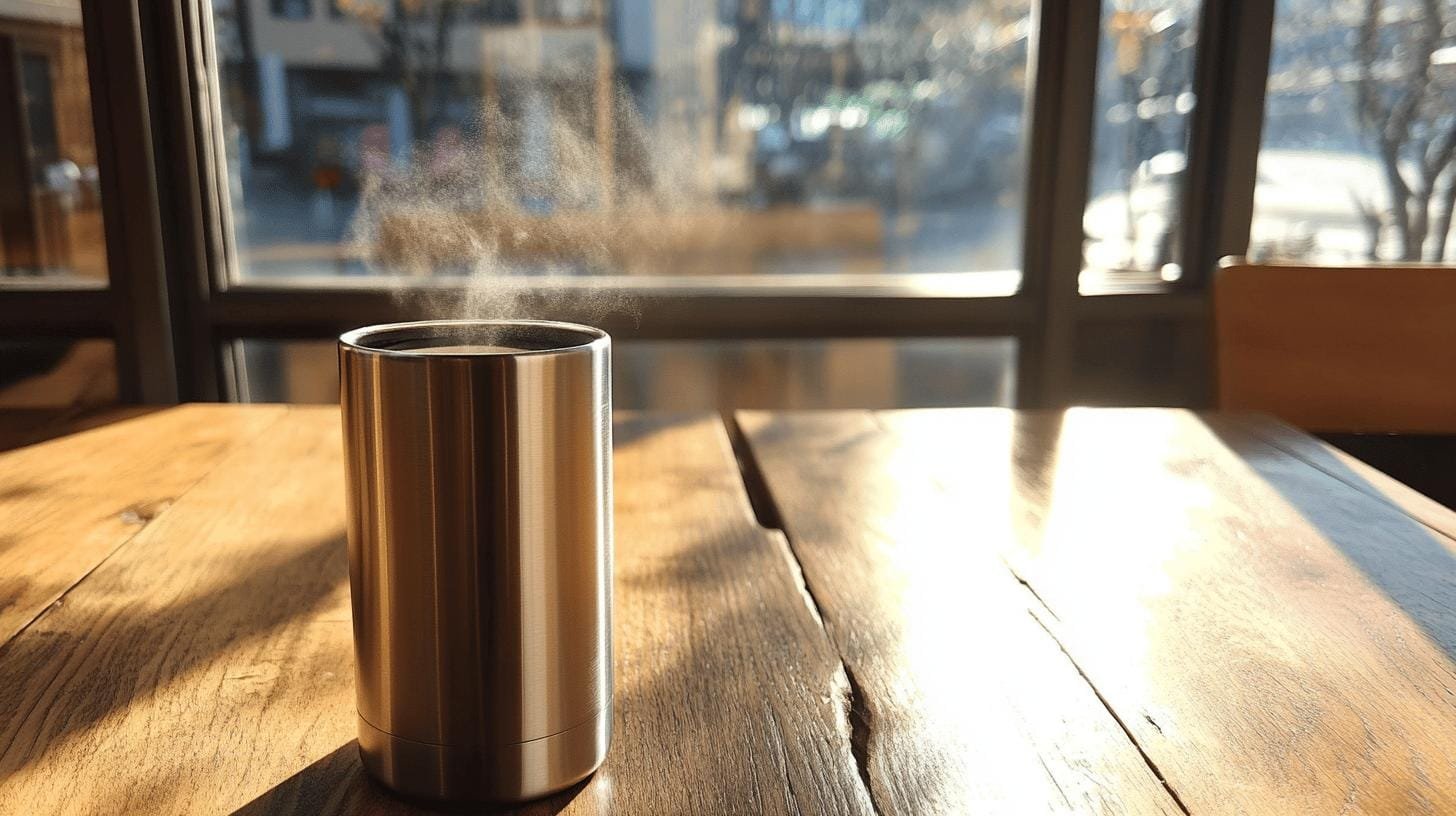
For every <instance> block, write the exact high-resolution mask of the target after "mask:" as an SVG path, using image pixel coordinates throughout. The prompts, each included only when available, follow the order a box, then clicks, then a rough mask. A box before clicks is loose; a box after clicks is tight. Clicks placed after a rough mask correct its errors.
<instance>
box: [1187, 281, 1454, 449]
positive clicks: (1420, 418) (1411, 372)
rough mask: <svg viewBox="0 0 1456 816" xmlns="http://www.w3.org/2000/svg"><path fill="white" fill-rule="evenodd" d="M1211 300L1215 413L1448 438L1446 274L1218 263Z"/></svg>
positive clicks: (1449, 301)
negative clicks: (1241, 413) (1253, 414)
mask: <svg viewBox="0 0 1456 816" xmlns="http://www.w3.org/2000/svg"><path fill="white" fill-rule="evenodd" d="M1213 294H1214V298H1213V300H1214V326H1215V334H1216V348H1217V377H1218V401H1219V407H1220V408H1223V409H1226V410H1259V411H1267V412H1269V413H1272V414H1274V415H1276V416H1278V417H1280V418H1281V419H1283V420H1285V421H1286V422H1290V423H1292V424H1294V425H1297V426H1299V427H1301V428H1304V429H1306V430H1310V431H1316V432H1359V433H1365V432H1383V433H1424V434H1456V268H1451V267H1438V266H1423V265H1414V264H1411V265H1398V266H1378V267H1377V266H1352V267H1312V266H1296V265H1286V264H1254V263H1247V262H1245V261H1243V260H1239V259H1227V260H1225V262H1224V263H1223V265H1222V268H1221V269H1220V270H1219V271H1218V274H1217V277H1216V279H1215V281H1214V293H1213Z"/></svg>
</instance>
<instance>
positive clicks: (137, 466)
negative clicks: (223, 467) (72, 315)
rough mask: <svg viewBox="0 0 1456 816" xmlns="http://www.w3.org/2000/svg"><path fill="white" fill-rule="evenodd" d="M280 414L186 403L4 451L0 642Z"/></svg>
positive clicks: (0, 460)
mask: <svg viewBox="0 0 1456 816" xmlns="http://www.w3.org/2000/svg"><path fill="white" fill-rule="evenodd" d="M123 410H124V409H123ZM0 415H3V414H0ZM282 415H283V409H281V408H277V407H266V408H257V409H248V410H243V411H238V410H236V409H233V408H227V407H222V406H204V405H196V406H187V407H183V408H177V409H172V410H168V411H164V412H156V413H148V414H145V415H140V416H136V417H134V418H130V419H124V420H123V421H120V422H114V423H111V424H108V425H105V426H103V427H99V428H95V429H93V430H88V431H85V432H82V433H75V434H72V435H70V436H67V437H64V438H61V439H55V440H52V441H49V442H45V443H41V444H35V445H30V446H28V447H22V448H19V449H16V450H12V451H8V452H6V453H4V454H0V643H4V642H5V641H6V640H8V639H9V638H10V637H12V636H13V635H14V634H15V633H16V632H17V631H19V630H20V629H21V628H23V627H24V626H25V625H26V624H27V623H29V622H30V621H31V620H33V619H34V618H35V616H36V615H37V614H39V613H40V612H41V611H42V610H44V609H45V608H46V607H47V606H48V605H50V604H51V603H53V602H55V601H56V599H57V598H59V597H61V595H62V593H64V592H65V591H66V590H67V589H68V588H70V587H71V586H72V585H73V584H74V583H75V582H76V581H78V580H80V579H81V578H82V577H83V576H84V575H86V573H87V572H89V571H90V570H91V569H93V568H94V567H95V566H96V565H97V564H99V563H101V561H102V560H103V559H105V558H106V557H107V556H108V555H110V554H111V553H112V552H114V551H115V550H116V548H117V547H119V546H121V545H122V544H123V543H124V542H126V541H127V540H128V539H130V538H131V537H132V536H134V535H136V534H137V532H138V531H140V530H141V529H143V528H144V527H145V526H146V525H147V524H149V523H150V522H151V521H152V520H154V519H155V518H156V517H157V515H158V514H160V513H162V512H163V511H164V510H165V509H166V508H167V506H168V505H169V504H170V503H171V502H173V501H174V500H176V499H177V498H178V497H179V496H181V495H183V494H184V493H185V492H186V491H187V490H188V489H189V488H190V487H191V486H192V485H194V484H196V483H197V481H198V480H199V479H201V478H202V477H203V475H204V474H206V473H207V472H208V471H209V470H211V469H212V468H213V467H214V466H215V465H216V464H217V462H218V460H219V459H220V457H222V456H224V455H225V454H226V453H227V452H228V451H229V450H231V449H233V448H235V447H236V446H238V445H240V444H245V443H246V442H247V440H249V439H251V438H252V437H253V436H255V435H257V434H259V433H261V432H262V431H263V429H265V428H267V427H268V425H269V424H271V423H272V422H275V421H277V420H278V419H279V418H280V417H281V416H282ZM105 418H106V417H105V416H102V417H100V418H99V419H105ZM86 424H88V423H87V420H86V419H85V418H82V419H80V420H79V424H71V425H69V427H85V425H86ZM51 427H52V426H49V425H46V426H41V427H40V428H37V429H36V430H37V431H38V432H39V433H42V434H45V433H49V432H50V428H51Z"/></svg>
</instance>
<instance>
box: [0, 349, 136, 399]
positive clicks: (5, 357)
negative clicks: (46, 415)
mask: <svg viewBox="0 0 1456 816" xmlns="http://www.w3.org/2000/svg"><path fill="white" fill-rule="evenodd" d="M114 402H116V351H115V348H114V346H113V344H112V342H111V341H110V340H50V339H37V340H0V408H73V407H92V406H97V405H106V404H109V403H114Z"/></svg>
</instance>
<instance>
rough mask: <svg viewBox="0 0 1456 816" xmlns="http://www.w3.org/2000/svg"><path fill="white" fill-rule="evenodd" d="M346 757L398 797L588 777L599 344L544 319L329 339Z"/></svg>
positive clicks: (605, 350)
mask: <svg viewBox="0 0 1456 816" xmlns="http://www.w3.org/2000/svg"><path fill="white" fill-rule="evenodd" d="M339 369H340V389H339V390H340V402H341V404H342V409H343V419H344V449H345V459H346V464H347V479H348V481H347V484H348V500H349V531H348V532H349V579H350V586H351V589H352V593H353V611H354V651H355V662H356V680H357V685H358V707H359V749H360V754H361V756H362V757H363V761H364V766H365V768H366V769H367V770H368V771H369V773H370V774H371V775H372V776H373V777H374V778H375V779H377V780H379V781H380V782H381V783H383V784H384V785H386V786H387V787H389V788H391V789H393V790H395V791H398V792H400V793H403V794H407V795H412V796H421V797H427V798H435V799H449V800H465V801H495V802H511V801H520V800H524V799H530V798H533V797H537V796H542V795H545V794H547V793H551V792H553V791H557V790H560V789H562V788H565V787H568V786H570V785H572V784H574V783H575V782H577V781H579V780H581V779H583V778H585V777H587V776H588V775H590V774H591V773H592V772H593V771H594V770H596V768H597V767H598V766H600V765H601V763H602V760H603V759H604V758H605V756H606V751H607V744H608V742H609V740H610V736H611V733H610V729H611V719H612V674H611V672H612V652H611V593H612V494H611V484H612V454H611V451H612V432H611V419H612V411H611V401H612V398H611V340H610V338H608V336H607V335H606V334H605V333H603V332H601V331H599V330H597V329H592V328H588V327H586V326H577V325H572V324H567V323H552V322H544V321H427V322H419V323H398V324H392V325H385V326H373V327H369V328H363V329H357V330H354V331H351V332H348V333H346V334H344V335H343V336H342V337H341V338H340V339H339Z"/></svg>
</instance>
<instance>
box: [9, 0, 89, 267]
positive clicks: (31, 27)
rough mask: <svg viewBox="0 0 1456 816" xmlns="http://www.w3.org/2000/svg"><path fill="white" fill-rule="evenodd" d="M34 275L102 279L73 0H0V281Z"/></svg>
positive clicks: (78, 12) (81, 58)
mask: <svg viewBox="0 0 1456 816" xmlns="http://www.w3.org/2000/svg"><path fill="white" fill-rule="evenodd" d="M10 7H14V8H10ZM38 278H45V279H47V281H46V282H47V283H48V284H53V283H55V282H56V281H57V280H58V279H64V280H66V281H68V282H76V283H81V284H85V283H88V282H89V283H91V284H93V285H102V284H104V282H105V280H106V251H105V241H104V237H103V232H102V221H101V194H100V187H99V185H98V182H97V172H96V138H95V135H94V134H93V132H92V128H91V94H90V87H89V85H88V82H87V77H86V51H85V44H84V40H83V39H82V35H81V9H80V6H79V4H77V3H76V2H74V0H73V2H62V1H61V0H55V1H54V2H44V1H43V0H33V1H32V2H24V3H17V2H7V3H0V286H3V285H12V286H15V285H23V284H24V283H26V282H27V281H34V280H35V279H38Z"/></svg>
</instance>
